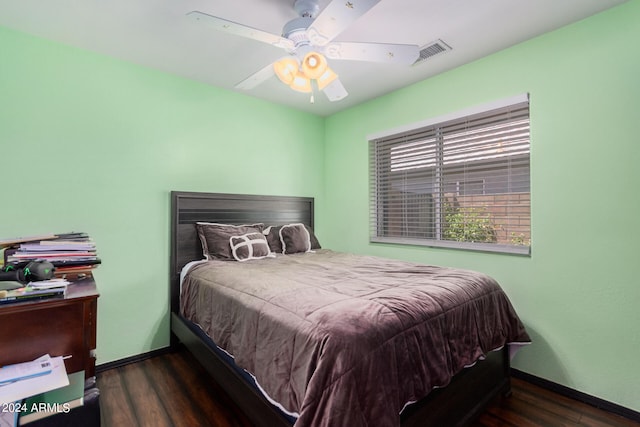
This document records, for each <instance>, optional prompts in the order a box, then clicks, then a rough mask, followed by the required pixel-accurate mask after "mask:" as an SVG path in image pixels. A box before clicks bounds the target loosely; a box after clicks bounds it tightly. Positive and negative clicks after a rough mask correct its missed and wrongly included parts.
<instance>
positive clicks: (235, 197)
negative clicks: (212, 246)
mask: <svg viewBox="0 0 640 427" xmlns="http://www.w3.org/2000/svg"><path fill="white" fill-rule="evenodd" d="M198 221H204V222H217V223H221V224H253V223H258V222H263V223H264V224H265V225H267V226H269V225H283V224H290V223H296V222H301V223H303V224H307V225H308V226H310V227H311V228H313V225H314V224H313V198H312V197H287V196H254V195H247V194H221V193H196V192H184V191H172V192H171V258H170V272H169V274H170V286H171V311H174V312H178V311H179V306H178V304H179V297H180V295H179V293H180V289H179V287H180V283H179V282H180V271H181V270H182V267H184V265H185V264H187V263H188V262H190V261H195V260H199V259H202V258H203V257H202V247H201V245H200V240H199V238H198V234H197V233H196V227H195V225H194V224H195V223H196V222H198Z"/></svg>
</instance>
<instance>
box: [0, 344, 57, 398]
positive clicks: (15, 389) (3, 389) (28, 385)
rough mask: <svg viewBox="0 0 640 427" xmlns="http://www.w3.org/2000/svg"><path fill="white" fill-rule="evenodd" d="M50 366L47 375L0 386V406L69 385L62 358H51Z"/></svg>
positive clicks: (40, 359) (39, 359) (45, 357)
mask: <svg viewBox="0 0 640 427" xmlns="http://www.w3.org/2000/svg"><path fill="white" fill-rule="evenodd" d="M48 358H49V355H48V354H45V355H44V356H42V357H39V358H37V359H36V360H37V361H42V360H46V359H48ZM51 366H52V369H51V373H49V374H46V375H41V376H38V377H33V378H28V379H25V380H19V381H15V382H12V383H10V384H5V385H3V386H0V405H1V404H3V403H10V402H15V401H17V400H21V399H24V398H25V397H29V396H33V395H34V394H38V393H44V392H45V391H49V390H53V389H56V388H60V387H64V386H66V385H69V377H67V369H66V368H65V366H64V360H63V358H62V356H58V357H51Z"/></svg>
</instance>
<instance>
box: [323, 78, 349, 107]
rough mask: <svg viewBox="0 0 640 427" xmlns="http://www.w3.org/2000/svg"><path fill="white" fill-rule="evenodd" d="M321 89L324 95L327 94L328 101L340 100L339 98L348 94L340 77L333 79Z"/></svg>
mask: <svg viewBox="0 0 640 427" xmlns="http://www.w3.org/2000/svg"><path fill="white" fill-rule="evenodd" d="M322 91H323V92H324V94H325V95H327V98H329V101H331V102H334V101H340V100H341V99H344V98H346V97H347V95H349V93H348V92H347V90H346V89H345V88H344V86H343V85H342V82H341V81H340V79H335V80H334V81H332V82H331V83H329V84H328V85H327V86H326V87H325V88H324V89H323V90H322Z"/></svg>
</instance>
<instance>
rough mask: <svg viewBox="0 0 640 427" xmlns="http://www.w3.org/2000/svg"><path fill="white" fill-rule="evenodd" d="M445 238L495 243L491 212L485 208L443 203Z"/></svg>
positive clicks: (495, 236)
mask: <svg viewBox="0 0 640 427" xmlns="http://www.w3.org/2000/svg"><path fill="white" fill-rule="evenodd" d="M444 208H445V214H444V215H445V218H444V220H445V226H444V233H443V237H444V239H445V240H453V241H456V242H479V243H480V242H482V243H496V242H497V241H498V237H497V235H496V231H495V227H494V225H493V221H492V220H491V214H490V213H489V212H487V210H486V208H475V207H459V206H455V205H454V204H452V203H448V202H447V203H445V206H444Z"/></svg>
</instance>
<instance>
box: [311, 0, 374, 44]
mask: <svg viewBox="0 0 640 427" xmlns="http://www.w3.org/2000/svg"><path fill="white" fill-rule="evenodd" d="M379 2H380V0H333V1H332V2H331V3H329V5H328V6H327V7H325V8H324V10H323V11H322V12H320V15H318V17H317V18H316V19H315V20H314V21H313V23H311V25H310V26H309V28H308V29H307V36H308V37H309V40H310V41H311V43H312V44H314V45H316V46H324V45H326V44H327V43H329V42H330V41H331V40H333V39H334V38H335V37H336V36H337V35H338V34H340V33H341V32H343V31H344V30H345V29H346V28H347V27H348V26H349V25H351V24H352V23H353V22H354V21H355V20H356V19H358V18H359V17H361V16H362V15H364V14H365V13H367V12H368V11H369V9H371V8H372V7H373V6H375V5H376V4H378V3H379Z"/></svg>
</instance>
